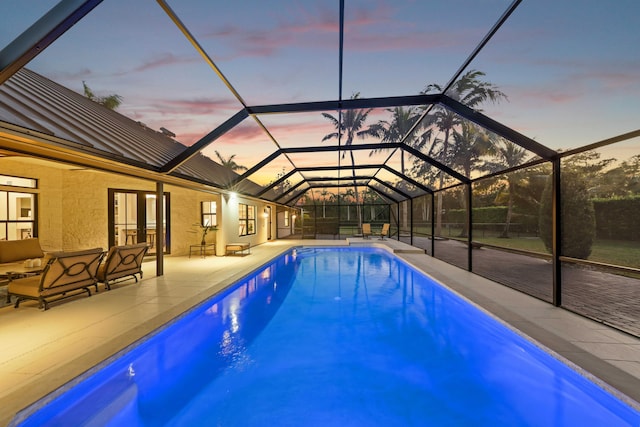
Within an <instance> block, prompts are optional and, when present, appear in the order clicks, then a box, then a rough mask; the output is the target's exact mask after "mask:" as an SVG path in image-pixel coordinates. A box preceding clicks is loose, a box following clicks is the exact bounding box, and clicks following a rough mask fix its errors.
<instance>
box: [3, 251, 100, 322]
mask: <svg viewBox="0 0 640 427" xmlns="http://www.w3.org/2000/svg"><path fill="white" fill-rule="evenodd" d="M103 256H104V252H103V250H102V248H95V249H87V250H84V251H74V252H55V253H49V254H47V256H46V257H45V259H46V260H47V262H46V265H45V268H44V271H43V272H42V274H41V275H40V276H30V277H22V278H17V279H15V280H13V279H11V280H10V281H9V286H8V288H7V293H8V294H9V295H13V296H16V297H17V299H16V303H15V305H14V307H15V308H18V306H19V305H20V302H21V301H23V300H36V301H38V302H39V303H40V308H41V309H43V310H46V309H48V308H49V303H50V302H53V301H57V300H60V299H63V298H68V297H72V296H75V295H77V294H79V293H82V292H86V293H87V295H88V296H91V290H90V289H89V287H90V286H94V287H95V288H96V291H97V290H98V285H97V280H96V272H97V271H98V266H99V265H100V261H102V257H103Z"/></svg>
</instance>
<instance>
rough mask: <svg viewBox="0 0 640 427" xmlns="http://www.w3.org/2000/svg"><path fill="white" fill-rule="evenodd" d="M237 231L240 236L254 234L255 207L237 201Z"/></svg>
mask: <svg viewBox="0 0 640 427" xmlns="http://www.w3.org/2000/svg"><path fill="white" fill-rule="evenodd" d="M238 219H239V223H238V233H239V235H240V236H247V235H249V234H256V207H255V206H249V205H245V204H244V203H238Z"/></svg>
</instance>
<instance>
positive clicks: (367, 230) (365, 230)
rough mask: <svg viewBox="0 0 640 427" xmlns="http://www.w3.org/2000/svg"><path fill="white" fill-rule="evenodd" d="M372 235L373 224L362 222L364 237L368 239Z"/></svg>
mask: <svg viewBox="0 0 640 427" xmlns="http://www.w3.org/2000/svg"><path fill="white" fill-rule="evenodd" d="M369 236H371V224H362V238H363V239H368V238H369Z"/></svg>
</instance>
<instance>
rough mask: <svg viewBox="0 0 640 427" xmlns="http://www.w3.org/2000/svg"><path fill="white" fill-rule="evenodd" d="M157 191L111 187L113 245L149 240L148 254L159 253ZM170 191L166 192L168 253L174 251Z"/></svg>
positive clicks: (165, 235)
mask: <svg viewBox="0 0 640 427" xmlns="http://www.w3.org/2000/svg"><path fill="white" fill-rule="evenodd" d="M156 199H157V198H156V193H155V192H150V191H135V190H116V189H109V246H110V247H111V246H115V245H126V244H132V243H142V242H147V244H148V245H149V252H147V253H148V254H155V253H156V252H157V247H158V242H157V241H156V230H157V224H156V204H157V200H156ZM169 202H170V198H169V193H164V196H163V197H162V206H163V207H164V215H163V217H164V224H162V229H163V233H162V234H163V235H164V253H170V249H171V248H170V242H171V239H170V234H169V233H170V228H169V227H168V224H171V221H170V220H169V212H170V209H169Z"/></svg>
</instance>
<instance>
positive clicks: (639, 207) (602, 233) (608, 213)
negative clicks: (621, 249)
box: [593, 196, 640, 240]
mask: <svg viewBox="0 0 640 427" xmlns="http://www.w3.org/2000/svg"><path fill="white" fill-rule="evenodd" d="M593 207H594V208H595V213H596V236H597V237H598V238H599V239H614V240H640V223H639V221H638V218H640V217H639V216H638V212H640V196H629V197H622V198H615V199H595V200H594V201H593Z"/></svg>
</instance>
